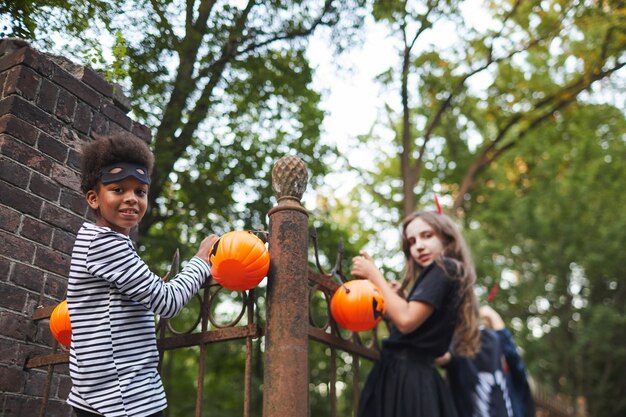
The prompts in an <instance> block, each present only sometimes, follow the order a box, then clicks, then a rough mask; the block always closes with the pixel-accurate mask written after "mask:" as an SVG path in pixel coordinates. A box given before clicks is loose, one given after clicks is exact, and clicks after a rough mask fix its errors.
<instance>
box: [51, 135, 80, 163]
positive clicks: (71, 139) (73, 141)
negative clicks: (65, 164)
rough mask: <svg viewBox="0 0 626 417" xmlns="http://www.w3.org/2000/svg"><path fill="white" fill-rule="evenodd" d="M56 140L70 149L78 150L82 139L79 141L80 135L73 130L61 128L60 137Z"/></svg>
mask: <svg viewBox="0 0 626 417" xmlns="http://www.w3.org/2000/svg"><path fill="white" fill-rule="evenodd" d="M56 140H57V141H58V142H59V143H62V144H64V145H66V146H67V147H68V148H70V149H75V150H80V147H81V145H82V143H83V140H84V139H81V137H80V134H79V133H78V132H77V131H76V130H75V129H72V128H70V127H63V129H61V136H60V137H58V138H56ZM66 159H67V158H66ZM64 161H65V160H64Z"/></svg>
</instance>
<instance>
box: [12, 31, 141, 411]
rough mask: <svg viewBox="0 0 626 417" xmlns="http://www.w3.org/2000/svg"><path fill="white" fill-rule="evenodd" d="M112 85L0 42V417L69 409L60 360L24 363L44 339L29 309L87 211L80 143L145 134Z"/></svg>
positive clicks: (58, 285)
mask: <svg viewBox="0 0 626 417" xmlns="http://www.w3.org/2000/svg"><path fill="white" fill-rule="evenodd" d="M118 91H119V89H117V90H116V89H114V88H113V86H112V85H111V84H109V83H108V82H106V81H105V80H104V79H103V78H102V77H100V76H99V75H98V74H97V73H95V72H94V71H92V70H91V69H89V68H86V67H82V66H77V65H75V64H73V63H71V62H70V61H68V60H66V59H64V58H62V57H54V56H49V55H46V54H43V53H41V52H38V51H36V50H34V49H32V48H31V47H30V46H29V45H28V44H26V43H25V42H23V41H19V40H11V39H1V40H0V395H1V396H2V397H1V398H0V416H3V417H18V416H38V415H40V411H41V408H42V404H44V406H45V408H46V410H45V414H44V415H46V416H70V415H72V414H71V411H70V409H69V407H68V406H67V405H66V404H65V398H66V397H67V394H68V392H69V389H70V386H71V383H70V380H69V377H68V375H67V373H68V372H67V365H56V366H55V367H54V372H53V373H51V374H50V375H49V372H48V369H46V368H42V369H27V368H25V364H26V362H27V361H28V359H30V358H32V357H34V356H38V355H43V354H47V353H50V352H51V346H52V345H53V339H52V336H51V334H50V330H49V328H48V320H47V319H46V320H41V321H33V320H32V314H33V312H34V310H35V309H36V308H37V307H38V306H53V305H56V304H57V303H58V301H59V300H61V299H63V298H64V295H65V290H66V286H67V273H68V271H69V262H70V255H71V250H72V245H73V241H74V237H75V234H76V232H77V231H78V229H79V228H80V225H81V224H82V222H83V221H84V220H85V219H87V218H89V217H90V216H91V214H90V212H89V211H88V209H87V204H86V203H85V201H84V197H83V196H82V194H81V193H80V181H79V173H78V169H79V164H80V145H81V143H82V142H83V141H85V140H92V138H93V137H94V135H95V136H97V135H106V134H108V133H112V132H115V131H120V130H121V131H128V132H131V133H133V134H134V135H136V136H138V137H140V138H141V139H143V140H146V141H148V142H149V141H150V138H151V136H150V131H149V130H148V129H147V128H146V127H145V126H143V125H141V124H138V123H136V122H134V121H133V120H131V119H130V118H129V117H128V116H127V115H126V113H127V112H128V110H129V105H128V100H127V99H126V98H125V97H124V96H123V95H121V94H120V93H119V92H118ZM49 378H51V379H49ZM46 384H48V387H49V399H48V400H47V401H46V400H43V392H44V387H45V386H46Z"/></svg>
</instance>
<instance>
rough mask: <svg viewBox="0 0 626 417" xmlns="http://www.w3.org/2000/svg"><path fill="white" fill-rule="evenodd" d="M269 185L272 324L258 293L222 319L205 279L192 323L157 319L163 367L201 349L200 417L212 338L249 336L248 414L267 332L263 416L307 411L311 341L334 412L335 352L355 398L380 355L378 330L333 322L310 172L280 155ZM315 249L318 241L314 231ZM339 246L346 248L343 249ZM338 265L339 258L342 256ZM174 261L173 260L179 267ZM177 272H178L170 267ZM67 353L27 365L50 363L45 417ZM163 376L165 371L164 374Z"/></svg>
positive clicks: (215, 293) (42, 312) (215, 292)
mask: <svg viewBox="0 0 626 417" xmlns="http://www.w3.org/2000/svg"><path fill="white" fill-rule="evenodd" d="M272 177H273V178H272V186H273V189H274V191H275V193H276V195H277V198H278V204H277V206H276V207H274V208H272V209H271V210H270V211H269V213H268V215H269V218H270V222H269V224H270V231H269V233H268V243H269V251H270V255H271V260H272V261H271V266H270V271H269V273H268V285H267V312H266V320H267V324H266V326H265V327H264V328H262V327H261V325H260V324H259V323H258V317H257V314H255V291H254V290H250V291H246V292H242V293H241V300H240V304H241V305H240V310H239V311H238V313H236V314H235V317H234V319H233V320H231V321H230V322H228V323H221V322H219V320H218V319H217V318H216V317H215V315H214V313H213V312H214V311H215V307H216V304H217V303H218V299H219V294H220V293H221V292H222V291H224V289H223V288H222V287H220V286H219V285H218V284H216V283H215V282H209V283H207V284H205V285H204V286H203V287H202V288H201V290H200V292H199V293H198V294H197V295H196V302H197V303H199V309H198V311H197V317H196V318H195V320H191V321H193V324H192V325H191V326H188V327H187V328H186V329H179V328H177V326H176V324H175V320H176V319H175V318H174V319H170V320H166V319H161V320H160V321H159V323H158V324H157V333H158V348H159V353H160V356H161V359H162V361H161V365H163V357H164V354H165V352H167V351H172V352H173V351H174V350H176V349H182V348H189V347H197V349H198V370H197V375H196V378H197V380H196V403H195V416H196V417H201V416H202V414H203V413H202V400H203V397H204V395H205V393H204V378H205V365H206V355H205V352H206V349H207V346H208V345H210V344H212V343H219V342H227V341H233V340H245V367H244V369H245V371H244V390H243V396H244V398H243V410H242V415H243V416H244V417H248V416H249V415H250V404H251V401H250V399H251V388H252V387H251V383H252V382H251V380H252V378H251V375H252V355H253V340H254V339H257V338H260V337H261V336H263V335H264V334H265V336H266V337H265V354H264V375H263V416H265V417H292V416H306V415H309V413H310V412H309V401H308V398H309V397H308V390H309V371H310V370H309V369H308V354H309V343H311V342H312V343H321V344H323V345H324V346H327V347H328V348H329V349H330V355H329V358H328V365H329V369H330V378H329V381H328V384H329V393H328V398H329V404H328V407H329V413H330V416H331V417H335V416H336V415H337V407H336V402H337V390H336V385H337V368H336V361H337V352H338V351H339V350H342V351H345V352H347V353H348V354H350V355H351V356H352V358H353V359H352V372H353V378H352V385H353V402H354V404H355V405H356V404H357V402H358V387H359V378H360V376H359V361H360V359H361V358H366V359H369V360H376V359H377V358H378V350H377V344H378V343H377V342H378V341H377V337H376V333H375V332H374V333H373V334H372V335H371V336H369V337H367V339H368V341H369V342H368V343H363V341H362V340H361V338H360V336H359V334H353V333H346V332H342V331H341V330H340V329H339V328H338V327H337V325H336V324H335V323H334V321H333V320H332V318H331V316H330V312H329V306H328V304H329V302H330V298H331V297H332V294H333V293H334V291H335V290H336V289H337V288H338V287H339V284H338V283H337V282H335V281H334V280H333V273H338V271H337V268H335V269H334V270H333V272H332V273H328V274H327V273H325V272H324V271H323V270H322V269H321V267H319V262H317V264H318V270H317V271H314V270H311V269H310V268H309V266H308V259H307V258H308V244H309V239H308V237H309V232H308V213H307V212H306V210H305V209H304V208H303V207H302V206H301V205H300V199H301V198H302V194H303V192H304V190H305V188H306V183H307V171H306V166H305V165H304V163H303V162H302V161H301V160H300V159H299V158H297V157H294V156H286V157H284V158H281V159H280V160H279V161H278V162H277V163H276V165H275V166H274V169H273V170H272ZM313 243H314V245H315V249H316V257H317V244H316V243H317V242H316V241H315V235H313ZM340 251H341V250H340ZM338 263H339V264H340V256H339V257H338ZM177 264H178V260H177V259H175V260H174V261H173V262H172V265H177ZM171 272H175V271H171ZM314 297H318V298H321V299H322V300H324V301H325V302H326V309H327V320H326V321H325V322H323V323H315V322H314V320H311V319H310V306H311V300H312V299H313V298H314ZM53 308H54V306H49V307H41V308H38V309H36V311H35V312H34V313H33V316H32V319H33V320H42V319H47V318H49V317H50V314H51V313H52V310H53ZM68 357H69V355H68V351H67V349H65V348H62V347H60V346H59V345H58V343H57V342H56V341H54V344H53V346H52V349H51V352H50V353H48V354H45V355H39V356H35V357H32V358H30V360H29V361H28V362H27V364H26V368H36V367H47V371H48V374H47V379H46V384H45V386H44V392H43V393H42V400H41V407H40V413H39V415H40V417H44V416H45V415H46V407H47V403H48V399H49V395H50V388H51V384H52V379H53V374H54V369H55V365H59V364H64V363H67V362H68ZM163 374H164V375H163ZM162 375H163V380H164V384H165V385H167V384H168V382H169V381H168V380H167V372H165V373H164V372H162Z"/></svg>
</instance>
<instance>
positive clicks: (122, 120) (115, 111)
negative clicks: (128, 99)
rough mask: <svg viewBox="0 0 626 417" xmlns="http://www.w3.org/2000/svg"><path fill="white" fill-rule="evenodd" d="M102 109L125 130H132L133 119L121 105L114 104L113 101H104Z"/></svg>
mask: <svg viewBox="0 0 626 417" xmlns="http://www.w3.org/2000/svg"><path fill="white" fill-rule="evenodd" d="M100 111H101V112H102V113H103V114H104V115H105V116H107V117H108V118H109V119H111V120H113V121H114V122H115V123H117V124H118V125H120V126H122V127H123V128H124V129H125V130H127V131H128V130H130V128H131V126H132V124H133V121H132V120H131V119H130V117H128V116H126V113H124V112H123V111H122V110H120V108H119V107H117V106H115V105H113V104H112V103H108V102H104V103H102V108H101V109H100Z"/></svg>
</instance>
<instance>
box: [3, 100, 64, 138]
mask: <svg viewBox="0 0 626 417" xmlns="http://www.w3.org/2000/svg"><path fill="white" fill-rule="evenodd" d="M5 114H13V115H16V116H18V117H19V118H20V119H22V120H24V121H25V122H28V123H30V124H31V125H33V126H35V127H37V128H39V129H41V130H43V131H44V132H47V133H49V134H51V135H59V134H60V133H61V127H62V126H63V124H62V123H61V122H60V121H59V120H57V119H56V118H55V117H53V116H51V115H49V114H48V113H46V112H45V111H43V110H41V109H40V108H39V107H37V106H35V104H33V103H31V102H28V101H26V100H24V99H23V98H22V97H20V96H9V97H6V98H3V99H2V100H0V116H2V115H5Z"/></svg>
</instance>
